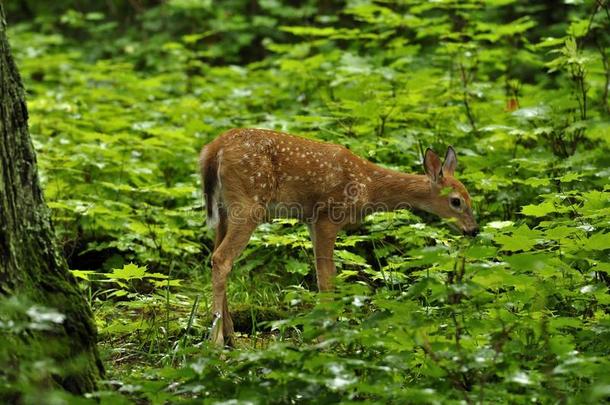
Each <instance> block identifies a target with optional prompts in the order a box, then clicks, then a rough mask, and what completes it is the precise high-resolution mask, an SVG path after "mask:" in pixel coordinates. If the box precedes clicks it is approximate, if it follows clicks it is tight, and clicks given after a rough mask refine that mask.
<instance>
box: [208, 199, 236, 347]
mask: <svg viewBox="0 0 610 405" xmlns="http://www.w3.org/2000/svg"><path fill="white" fill-rule="evenodd" d="M218 217H219V218H218V226H217V227H216V238H215V240H214V252H216V250H217V249H218V247H219V246H220V244H221V243H222V241H223V240H224V238H225V236H226V234H227V224H228V221H229V218H228V217H227V212H226V211H224V210H222V209H221V210H219V213H218ZM213 317H214V320H215V322H216V323H218V322H222V332H223V335H224V337H225V341H226V344H227V345H228V346H233V339H232V336H233V332H234V328H233V319H231V314H230V313H229V305H228V300H227V292H226V290H225V293H224V296H223V306H222V313H221V318H220V319H217V317H216V312H214V315H213Z"/></svg>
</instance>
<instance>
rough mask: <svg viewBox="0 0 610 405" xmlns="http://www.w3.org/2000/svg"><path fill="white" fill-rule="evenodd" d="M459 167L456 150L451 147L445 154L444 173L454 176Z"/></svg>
mask: <svg viewBox="0 0 610 405" xmlns="http://www.w3.org/2000/svg"><path fill="white" fill-rule="evenodd" d="M456 167H457V156H456V154H455V150H453V148H452V147H451V146H450V147H448V148H447V154H445V163H443V173H444V174H446V175H448V176H453V173H454V172H455V168H456Z"/></svg>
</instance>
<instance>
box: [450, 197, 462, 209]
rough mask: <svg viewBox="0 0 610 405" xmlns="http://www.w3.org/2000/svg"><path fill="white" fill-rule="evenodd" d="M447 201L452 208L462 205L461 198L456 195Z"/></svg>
mask: <svg viewBox="0 0 610 405" xmlns="http://www.w3.org/2000/svg"><path fill="white" fill-rule="evenodd" d="M449 202H450V203H451V206H452V207H453V208H460V205H462V200H460V199H459V198H456V197H453V198H451V199H450V200H449Z"/></svg>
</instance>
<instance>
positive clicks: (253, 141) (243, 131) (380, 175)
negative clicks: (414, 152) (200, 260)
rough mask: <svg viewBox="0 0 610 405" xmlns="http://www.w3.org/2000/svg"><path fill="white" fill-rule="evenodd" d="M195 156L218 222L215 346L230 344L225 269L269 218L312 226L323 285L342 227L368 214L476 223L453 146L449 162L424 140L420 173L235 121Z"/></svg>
mask: <svg viewBox="0 0 610 405" xmlns="http://www.w3.org/2000/svg"><path fill="white" fill-rule="evenodd" d="M199 164H200V169H201V177H202V185H203V195H204V199H205V206H206V210H207V219H206V222H207V225H208V226H209V227H210V228H212V229H214V230H215V240H214V248H213V251H212V255H211V268H212V290H213V299H212V314H213V322H212V329H211V334H210V338H211V340H212V342H213V344H214V345H215V346H219V347H224V346H225V344H227V345H232V344H233V340H232V337H233V333H234V331H233V322H232V319H231V315H230V313H229V306H228V302H227V292H226V291H227V279H228V276H229V273H230V272H231V269H232V267H233V263H234V261H235V260H236V259H237V258H238V256H239V255H240V253H241V252H242V251H243V250H244V248H245V247H246V246H247V244H248V241H249V240H250V237H251V235H252V233H253V232H254V230H255V229H256V228H257V226H258V225H259V224H261V223H263V222H266V221H270V220H271V219H273V218H278V217H291V218H296V219H298V220H299V221H301V222H304V223H305V224H306V225H307V228H308V231H309V235H310V238H311V241H312V245H313V253H314V260H315V270H316V279H317V286H318V291H320V292H329V291H331V290H332V289H333V288H334V287H333V280H334V277H335V275H336V268H335V263H334V260H333V251H334V247H335V241H336V239H337V234H338V233H339V231H340V230H341V229H343V228H346V227H347V228H353V227H354V226H357V225H358V224H359V223H360V222H361V221H362V219H363V218H364V216H366V215H368V214H370V213H373V212H376V211H394V210H398V209H412V208H415V209H418V210H423V211H426V212H429V213H432V214H435V215H437V216H439V217H441V218H446V219H449V220H450V222H451V223H452V224H453V226H454V227H455V228H457V229H458V230H460V231H461V232H463V233H464V234H466V235H470V236H476V235H477V234H478V231H479V226H478V225H477V221H476V220H475V217H474V214H473V210H472V201H471V199H470V195H469V194H468V191H467V190H466V187H465V186H464V185H463V184H462V183H461V182H460V181H459V180H457V179H456V178H455V177H454V173H455V169H456V167H457V156H456V153H455V151H454V149H453V148H452V147H451V146H449V147H448V148H447V152H446V154H445V159H444V162H441V159H440V157H439V156H438V155H437V154H436V153H435V152H434V151H433V150H432V149H430V148H428V149H427V150H426V152H425V155H424V159H423V166H424V174H409V173H402V172H400V171H396V170H392V169H388V168H385V167H382V166H379V165H377V164H375V163H373V162H371V161H369V160H367V159H364V158H362V157H360V156H357V155H355V154H354V153H352V152H351V151H350V150H349V149H347V148H346V147H344V146H341V145H337V144H332V143H326V142H321V141H317V140H312V139H307V138H302V137H298V136H295V135H291V134H287V133H284V132H278V131H273V130H268V129H253V128H237V129H231V130H229V131H226V132H224V133H222V134H221V135H219V136H218V137H217V138H216V139H214V140H213V141H212V142H210V143H209V144H207V145H205V146H204V147H203V149H202V150H201V154H200V159H199Z"/></svg>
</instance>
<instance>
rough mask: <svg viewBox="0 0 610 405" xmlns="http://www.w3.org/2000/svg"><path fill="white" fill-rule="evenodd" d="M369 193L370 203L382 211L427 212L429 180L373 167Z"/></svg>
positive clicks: (420, 176)
mask: <svg viewBox="0 0 610 405" xmlns="http://www.w3.org/2000/svg"><path fill="white" fill-rule="evenodd" d="M375 172H376V175H375V176H374V181H373V183H372V186H371V190H370V193H369V198H370V202H371V203H372V204H373V205H375V206H377V207H379V208H378V209H381V210H384V211H394V210H397V209H410V208H417V209H420V210H424V211H427V210H428V209H427V208H428V203H427V202H428V201H430V197H431V187H430V180H429V179H428V177H427V176H425V175H421V174H408V173H401V172H398V171H396V170H391V169H386V168H382V167H379V166H376V167H375Z"/></svg>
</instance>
